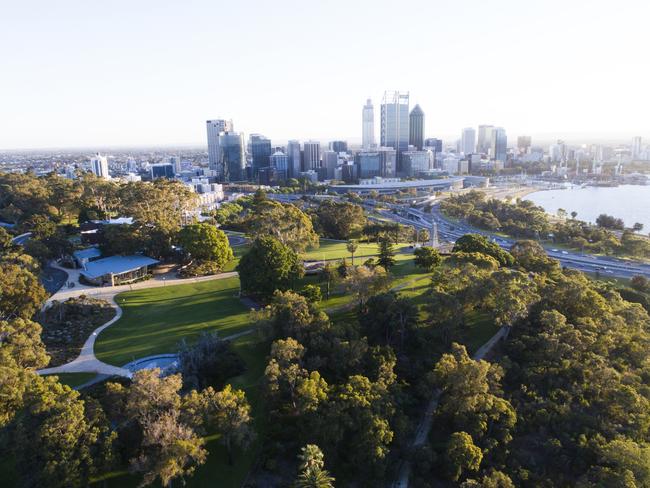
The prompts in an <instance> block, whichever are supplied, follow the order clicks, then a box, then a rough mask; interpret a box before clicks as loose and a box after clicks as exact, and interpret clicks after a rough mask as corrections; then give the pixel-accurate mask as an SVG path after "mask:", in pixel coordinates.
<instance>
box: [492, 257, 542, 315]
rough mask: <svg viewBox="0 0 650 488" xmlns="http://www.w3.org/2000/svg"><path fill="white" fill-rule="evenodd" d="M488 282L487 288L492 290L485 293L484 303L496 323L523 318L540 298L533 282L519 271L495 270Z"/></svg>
mask: <svg viewBox="0 0 650 488" xmlns="http://www.w3.org/2000/svg"><path fill="white" fill-rule="evenodd" d="M488 283H489V284H488V289H491V290H493V292H492V293H488V294H487V296H486V297H485V300H484V305H486V306H487V307H489V308H490V310H491V312H492V314H493V315H494V322H495V324H497V325H513V324H514V323H515V322H516V321H517V320H519V319H522V318H525V317H526V316H527V315H528V310H529V309H530V307H531V305H532V304H533V303H534V302H535V301H537V300H539V298H540V296H539V295H538V294H537V288H536V285H535V283H534V282H533V281H531V280H530V279H529V277H528V276H527V275H526V274H524V273H521V272H519V271H511V270H505V269H501V270H499V271H495V272H494V273H492V275H491V276H490V278H489V280H488Z"/></svg>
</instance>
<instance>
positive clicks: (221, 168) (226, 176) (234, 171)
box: [217, 132, 246, 182]
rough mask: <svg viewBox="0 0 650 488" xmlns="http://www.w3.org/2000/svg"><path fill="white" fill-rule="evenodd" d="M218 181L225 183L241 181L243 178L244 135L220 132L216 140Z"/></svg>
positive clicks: (244, 160)
mask: <svg viewBox="0 0 650 488" xmlns="http://www.w3.org/2000/svg"><path fill="white" fill-rule="evenodd" d="M217 143H218V147H219V157H218V163H217V166H218V169H217V172H218V174H219V179H220V180H221V181H225V182H232V181H242V180H244V179H245V177H244V165H245V162H246V158H245V154H244V135H243V134H239V133H237V132H222V133H221V134H219V139H218V142H217Z"/></svg>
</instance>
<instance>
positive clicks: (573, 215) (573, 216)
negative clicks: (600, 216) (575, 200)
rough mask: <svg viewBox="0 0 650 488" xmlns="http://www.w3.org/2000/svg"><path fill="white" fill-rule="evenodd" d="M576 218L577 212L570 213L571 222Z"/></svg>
mask: <svg viewBox="0 0 650 488" xmlns="http://www.w3.org/2000/svg"><path fill="white" fill-rule="evenodd" d="M577 216H578V212H576V211H575V210H574V211H573V212H571V218H572V219H573V220H575V219H576V217H577Z"/></svg>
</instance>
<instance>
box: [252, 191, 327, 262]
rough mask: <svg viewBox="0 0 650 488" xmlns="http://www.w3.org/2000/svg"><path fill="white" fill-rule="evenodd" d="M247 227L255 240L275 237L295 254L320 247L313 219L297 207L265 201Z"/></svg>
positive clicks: (256, 210) (257, 207)
mask: <svg viewBox="0 0 650 488" xmlns="http://www.w3.org/2000/svg"><path fill="white" fill-rule="evenodd" d="M247 227H248V231H249V233H250V234H251V235H252V236H253V238H260V237H268V236H273V237H275V238H276V239H277V240H278V241H280V242H281V243H282V244H284V245H285V246H288V247H290V248H291V249H292V250H293V251H295V252H303V251H304V250H305V249H307V248H308V247H318V234H316V232H315V231H314V227H313V225H312V221H311V219H310V218H309V217H308V216H307V214H305V213H304V212H303V211H302V210H300V209H299V208H298V207H296V206H295V205H291V204H282V203H279V202H274V201H272V200H266V201H263V202H261V203H260V204H258V205H256V206H255V211H254V213H252V214H251V215H250V216H249V217H248V220H247Z"/></svg>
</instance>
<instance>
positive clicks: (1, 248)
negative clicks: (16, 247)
mask: <svg viewBox="0 0 650 488" xmlns="http://www.w3.org/2000/svg"><path fill="white" fill-rule="evenodd" d="M11 239H12V237H11V234H9V232H7V231H6V230H5V228H4V227H0V256H2V255H3V254H5V253H6V252H8V251H9V250H10V249H11V248H12V247H13V244H12V243H11Z"/></svg>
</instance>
